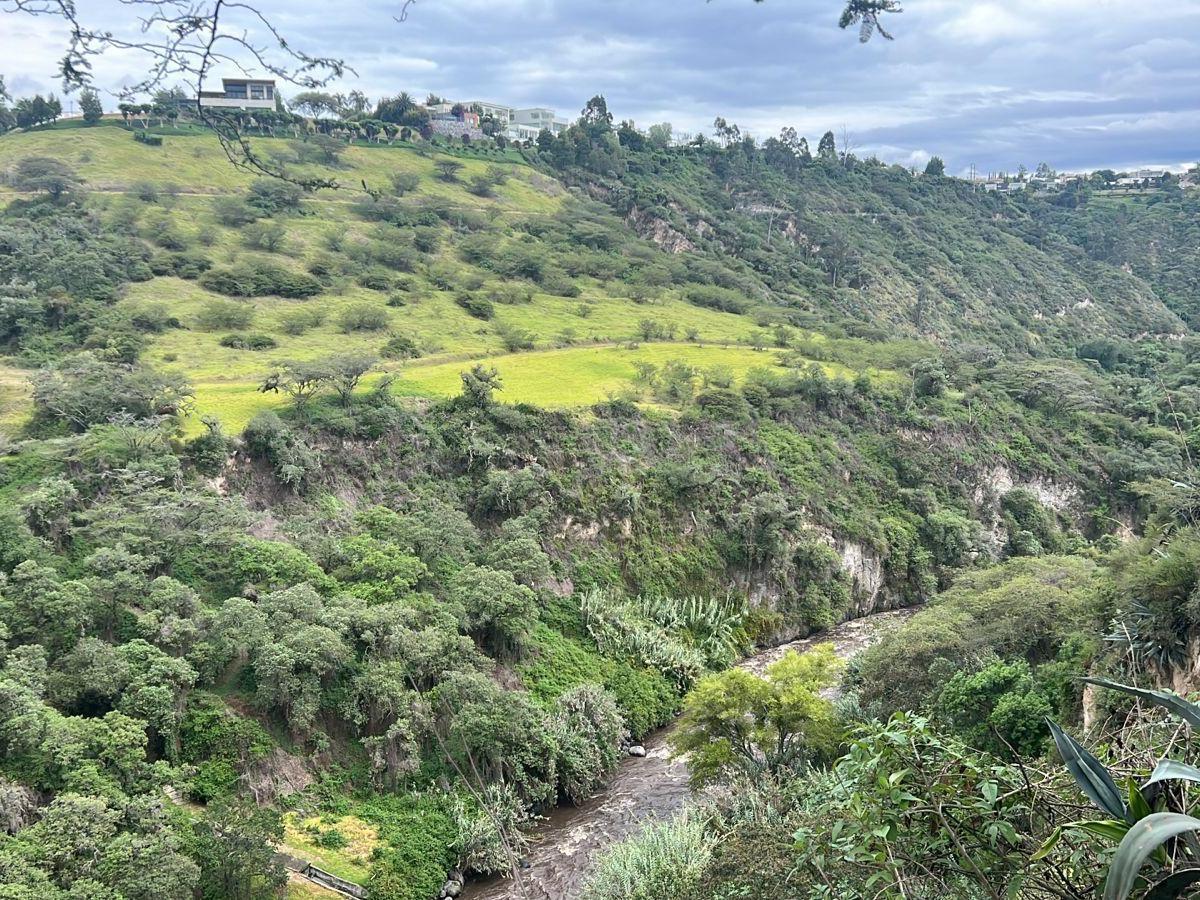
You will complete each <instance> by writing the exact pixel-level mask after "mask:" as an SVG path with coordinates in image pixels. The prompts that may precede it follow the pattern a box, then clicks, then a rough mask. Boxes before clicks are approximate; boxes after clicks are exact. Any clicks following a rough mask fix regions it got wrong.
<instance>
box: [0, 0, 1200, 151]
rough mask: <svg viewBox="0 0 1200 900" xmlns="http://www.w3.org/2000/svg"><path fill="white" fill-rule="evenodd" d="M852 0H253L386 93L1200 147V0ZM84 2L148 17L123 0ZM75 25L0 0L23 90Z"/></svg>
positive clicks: (937, 141) (771, 128) (963, 144)
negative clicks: (880, 33) (882, 28)
mask: <svg viewBox="0 0 1200 900" xmlns="http://www.w3.org/2000/svg"><path fill="white" fill-rule="evenodd" d="M841 5H842V0H765V2H763V3H761V4H756V3H753V2H751V0H707V2H705V0H416V2H414V3H413V4H412V5H411V6H410V7H409V9H408V14H407V17H406V19H405V20H404V21H402V22H401V21H397V20H396V14H397V13H398V12H399V10H400V8H401V2H400V0H395V2H393V0H365V2H342V3H331V2H329V0H286V2H285V0H259V6H260V8H261V9H262V10H263V11H264V12H265V13H266V14H267V15H268V16H269V17H270V18H271V19H272V20H273V21H274V22H275V24H276V25H277V26H278V27H279V29H280V31H281V32H282V33H284V34H285V35H286V36H287V37H288V39H289V40H290V42H291V43H292V45H293V46H297V47H299V48H301V49H303V50H305V51H308V52H310V53H312V54H319V55H326V56H335V57H340V58H343V59H345V61H346V62H347V64H348V65H350V66H351V67H353V69H354V70H355V74H353V75H347V77H346V78H345V79H343V80H342V81H341V82H340V83H339V84H337V85H336V86H335V87H334V88H333V89H336V90H342V91H349V90H352V89H358V90H362V91H364V92H365V93H367V94H368V95H369V96H370V97H372V98H377V97H379V96H381V95H387V94H394V93H397V92H399V91H401V90H407V91H409V92H410V93H412V94H413V95H415V96H418V97H421V98H423V97H424V96H425V94H427V93H429V92H431V91H432V92H436V93H438V94H441V95H443V96H447V97H450V98H452V99H457V100H489V101H494V102H498V103H506V104H509V105H513V106H535V105H536V106H550V107H553V108H555V109H557V110H558V111H559V112H560V114H562V115H565V116H566V117H568V118H574V117H576V116H577V115H578V111H579V109H580V108H581V107H582V106H583V104H584V103H585V102H586V100H587V99H588V98H589V97H590V96H592V95H593V94H596V93H602V94H604V95H605V97H606V98H607V100H608V104H609V108H610V110H612V111H613V112H614V114H615V115H616V116H617V118H618V119H625V118H630V119H633V120H634V121H635V122H636V123H637V124H638V125H639V126H642V127H645V126H648V125H650V124H653V123H655V122H664V121H665V122H670V123H671V124H672V125H673V126H674V128H675V130H676V131H677V132H688V133H695V132H697V131H705V132H707V133H711V128H712V121H713V118H714V117H716V116H723V117H724V118H726V119H727V120H729V121H730V122H735V123H737V124H738V125H739V126H740V127H741V129H742V131H743V132H749V133H751V134H753V135H755V136H756V137H758V138H767V137H770V136H772V135H777V134H778V132H779V130H780V128H782V127H783V126H787V125H791V126H793V127H795V128H796V129H797V130H798V131H799V132H800V133H801V134H804V135H806V136H807V137H808V139H809V142H810V143H811V144H813V145H814V146H815V145H816V142H817V140H818V139H819V137H820V136H821V134H822V133H823V132H825V131H827V130H832V131H833V132H834V133H835V134H836V135H837V136H838V139H839V143H841V140H842V137H843V136H846V137H848V138H849V141H850V143H851V144H852V145H853V149H854V151H855V152H856V153H858V154H859V155H863V156H866V155H871V154H875V155H877V156H879V157H880V158H881V159H884V160H885V161H888V162H896V163H901V164H904V165H918V166H923V165H924V163H925V162H926V160H928V158H929V157H930V155H933V154H937V155H939V156H941V157H942V158H943V159H944V160H945V161H946V164H947V169H948V171H950V172H951V173H955V174H965V173H967V172H968V171H969V170H970V167H971V166H972V165H974V166H975V167H976V169H977V170H978V171H979V172H982V173H987V172H992V171H1001V170H1004V171H1013V170H1015V169H1016V168H1017V166H1018V165H1021V164H1024V165H1026V166H1028V167H1029V168H1031V169H1032V168H1034V167H1035V166H1036V165H1037V164H1038V163H1040V162H1043V161H1045V162H1048V163H1050V165H1051V166H1053V167H1054V168H1056V169H1059V170H1065V171H1072V170H1084V169H1093V168H1102V167H1113V168H1117V169H1121V168H1133V167H1137V166H1141V165H1152V164H1161V165H1172V166H1182V165H1184V164H1190V163H1194V162H1196V161H1197V160H1200V0H1139V2H1134V0H905V2H904V7H905V9H904V12H903V13H902V14H899V15H890V16H888V17H887V18H886V21H887V27H888V29H889V31H891V32H892V34H893V35H894V36H895V40H894V41H886V40H882V39H879V38H875V39H873V40H871V41H870V42H869V43H867V44H865V45H864V44H860V43H858V40H857V34H856V33H854V32H853V31H841V30H839V29H838V27H837V24H836V23H837V17H838V15H839V13H840V9H841ZM80 6H81V7H84V8H86V10H87V15H90V16H92V17H93V18H92V20H91V21H92V22H93V23H95V24H99V25H101V26H103V27H106V28H111V29H113V30H114V31H117V32H118V33H121V32H122V31H124V32H128V31H129V29H130V28H131V27H132V25H131V21H132V20H131V19H130V16H129V7H128V6H122V5H121V4H120V3H119V2H117V0H83V2H82V3H80ZM2 8H3V5H2V4H0V9H2ZM249 24H251V25H252V24H253V23H249ZM253 34H254V32H253V31H251V35H252V36H253ZM64 47H65V30H64V29H62V28H61V27H58V26H56V25H55V24H54V23H53V21H52V20H49V19H43V18H29V17H26V16H23V15H21V14H16V13H8V14H0V74H4V75H5V76H6V80H7V83H8V87H9V90H10V92H11V93H13V94H14V95H22V94H27V93H32V92H34V91H38V90H41V91H49V90H55V89H56V88H57V83H56V79H55V76H54V68H55V64H56V61H57V59H58V58H59V57H60V56H61V55H62V50H63V48H64ZM144 68H145V60H144V59H142V58H140V57H138V56H137V55H136V54H135V53H132V52H122V53H119V54H110V55H109V56H107V57H106V58H104V59H102V60H100V61H99V62H98V63H97V65H96V67H95V79H96V84H97V86H98V87H100V88H103V89H106V90H114V91H115V90H117V89H118V88H119V87H120V85H122V84H128V83H133V82H135V81H137V80H140V78H141V77H142V73H143V70H144ZM219 74H221V73H219ZM224 74H238V73H236V72H228V73H224ZM284 93H285V96H286V95H287V93H288V90H287V89H286V87H285V88H284ZM108 102H109V103H110V105H111V104H113V103H115V100H110V101H108Z"/></svg>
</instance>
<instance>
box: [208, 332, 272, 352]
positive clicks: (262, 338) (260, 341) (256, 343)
mask: <svg viewBox="0 0 1200 900" xmlns="http://www.w3.org/2000/svg"><path fill="white" fill-rule="evenodd" d="M221 346H222V347H229V348H231V349H233V350H274V349H275V348H276V347H278V346H279V344H277V343H276V342H275V339H274V338H273V337H271V336H270V335H269V334H227V335H225V337H223V338H221Z"/></svg>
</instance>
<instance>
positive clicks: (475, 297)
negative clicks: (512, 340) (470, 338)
mask: <svg viewBox="0 0 1200 900" xmlns="http://www.w3.org/2000/svg"><path fill="white" fill-rule="evenodd" d="M454 302H455V303H457V304H458V305H459V306H460V307H462V308H463V309H464V310H466V311H467V314H468V315H471V316H474V317H475V318H476V319H484V320H487V319H490V318H492V316H494V315H495V314H496V307H494V306H492V302H491V301H490V300H488V299H487V298H486V297H482V296H480V295H479V294H473V293H470V292H469V291H459V293H457V294H456V295H455V297H454Z"/></svg>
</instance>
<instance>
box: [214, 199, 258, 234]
mask: <svg viewBox="0 0 1200 900" xmlns="http://www.w3.org/2000/svg"><path fill="white" fill-rule="evenodd" d="M212 209H213V215H214V216H216V219H217V221H218V222H220V223H221V224H222V225H224V226H226V227H228V228H241V227H242V226H243V225H249V224H250V223H251V222H253V221H255V220H256V219H257V218H258V217H259V215H260V213H259V211H258V210H257V209H254V208H253V207H251V206H250V205H249V204H247V203H246V201H245V200H243V199H242V198H241V197H218V198H217V199H215V200H214V201H213V204H212Z"/></svg>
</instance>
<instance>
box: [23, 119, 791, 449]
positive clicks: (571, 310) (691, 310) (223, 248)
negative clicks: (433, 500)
mask: <svg viewBox="0 0 1200 900" xmlns="http://www.w3.org/2000/svg"><path fill="white" fill-rule="evenodd" d="M257 143H258V145H259V146H260V149H263V150H269V149H272V148H273V147H280V148H282V147H283V146H285V144H286V142H284V141H282V140H271V141H268V140H262V141H258V142H257ZM36 155H47V156H56V157H58V158H61V159H64V160H66V161H67V162H69V163H71V164H72V165H73V166H75V167H76V168H77V169H78V171H79V172H80V174H81V175H82V176H83V177H84V178H85V179H86V181H87V186H88V188H89V189H90V190H91V191H92V194H91V195H90V197H89V200H88V203H89V205H91V206H92V207H93V208H96V209H98V210H100V211H101V214H102V215H112V216H116V215H119V214H122V213H128V212H129V210H128V209H127V207H130V206H133V207H136V209H135V212H136V215H137V216H138V220H139V222H140V223H142V224H143V225H144V224H145V223H146V222H147V221H153V220H154V219H156V218H163V217H165V218H167V219H169V221H170V223H171V225H172V227H173V228H174V229H175V230H176V231H178V232H179V233H180V234H181V235H182V236H183V238H184V239H185V240H186V241H187V242H188V244H189V246H190V247H193V248H196V249H198V250H200V251H201V252H203V253H205V254H206V255H208V256H209V257H210V258H211V259H212V260H213V261H214V263H215V264H216V265H218V266H220V265H224V264H229V263H231V262H233V261H235V260H237V259H239V258H244V257H246V256H259V257H263V256H269V257H273V259H274V260H275V261H276V262H283V263H290V264H303V263H304V262H306V261H308V260H310V259H311V258H312V257H313V256H315V255H316V254H318V253H321V252H324V242H325V240H326V239H327V238H326V236H327V234H328V233H329V232H331V231H335V230H337V231H343V230H344V231H345V232H346V234H347V236H348V239H350V240H353V239H355V238H356V237H364V238H366V237H370V236H373V235H378V234H379V233H380V227H379V226H375V225H372V224H370V223H365V222H363V221H362V220H361V219H360V218H358V217H357V216H356V215H354V213H353V210H352V204H353V203H354V202H355V201H356V200H359V199H361V197H362V194H361V193H360V192H354V191H349V190H347V191H322V192H320V193H319V194H317V195H316V196H314V197H312V198H310V199H306V200H305V201H304V215H299V216H290V217H287V218H283V219H280V221H281V222H282V223H283V224H284V225H285V227H286V229H287V232H288V238H287V244H286V246H285V247H284V249H283V251H282V252H281V253H277V254H264V253H258V252H248V251H246V250H245V249H243V248H242V247H241V235H240V234H239V233H238V232H237V231H236V230H233V229H229V228H224V227H222V226H220V225H219V223H218V222H217V221H216V219H215V218H214V215H213V211H212V209H211V204H212V196H211V195H219V194H232V193H240V192H242V191H244V190H245V188H246V187H247V186H248V185H249V184H250V183H251V181H252V180H253V179H252V178H251V177H250V176H249V175H247V174H245V173H242V172H239V171H238V170H236V169H235V168H233V167H232V166H231V165H230V164H229V162H228V161H227V160H226V159H225V158H224V156H223V154H222V153H221V151H220V149H219V147H218V145H217V144H216V142H215V140H213V139H212V138H211V137H209V136H206V135H196V134H188V133H183V134H179V135H175V134H171V133H170V131H169V129H168V130H167V131H166V139H165V141H164V144H163V146H161V147H147V146H144V145H142V144H139V143H136V142H134V141H133V140H132V139H131V138H130V135H129V134H128V133H127V132H125V131H124V130H122V129H119V128H114V127H98V128H95V129H75V130H71V131H69V132H64V131H57V130H47V131H39V132H32V133H24V134H12V135H8V136H5V137H4V138H3V139H2V140H0V168H7V167H10V166H12V165H13V164H14V163H15V162H16V161H18V160H20V159H22V158H24V157H27V156H36ZM456 155H458V158H459V159H460V161H461V162H462V163H463V165H464V166H465V169H464V171H463V173H462V177H463V178H464V179H466V178H468V177H469V176H471V175H473V174H479V173H482V172H483V171H485V170H486V169H487V168H488V166H492V165H497V164H498V161H499V160H503V159H511V157H503V158H500V157H497V158H481V159H474V158H471V157H470V156H467V155H461V154H456ZM434 165H435V162H434V158H433V157H431V156H426V155H422V154H420V153H417V152H415V151H414V150H412V149H411V148H406V147H400V146H396V147H364V146H355V147H351V148H348V149H347V151H346V153H345V157H344V163H343V165H342V167H341V168H340V169H339V170H337V171H336V173H335V174H336V176H337V177H338V178H339V180H340V181H341V182H342V183H343V184H346V185H357V184H358V183H359V182H360V181H362V180H365V181H366V182H367V183H368V184H369V185H372V186H383V185H385V184H386V183H387V180H388V176H389V175H390V174H391V173H392V172H411V173H414V174H416V175H418V176H419V177H420V179H421V181H420V187H419V189H418V191H417V192H416V196H417V197H418V198H436V199H437V200H439V201H441V202H443V203H449V204H452V205H454V206H461V207H462V208H463V209H464V210H470V211H472V212H476V213H478V212H482V213H484V214H485V215H488V216H489V217H493V220H494V219H501V220H509V219H512V220H517V219H521V220H525V219H529V218H536V217H547V216H553V215H554V214H555V213H557V212H558V211H559V209H560V208H561V206H562V204H563V203H564V202H566V200H565V196H566V195H565V192H564V190H563V189H562V187H561V186H560V185H558V184H557V183H556V182H553V181H552V180H550V179H548V178H546V177H545V176H543V175H541V174H539V173H537V172H535V171H533V170H532V169H530V168H529V167H527V166H525V165H523V164H517V163H504V165H505V168H506V170H507V171H508V172H509V174H510V178H509V180H508V181H507V182H505V183H504V184H503V185H501V186H499V187H498V188H497V190H496V196H495V197H494V198H487V199H482V198H479V197H476V196H474V195H472V194H470V193H468V192H467V191H466V190H465V189H464V187H463V186H462V185H461V184H447V183H445V182H443V181H440V180H438V179H436V178H435V177H434V173H435V169H434ZM297 171H299V172H315V171H316V170H313V169H304V168H298V169H297ZM324 174H328V173H324ZM147 181H148V182H152V183H154V184H155V185H156V186H158V187H159V188H160V189H161V190H163V194H162V196H161V198H160V199H159V201H157V202H156V203H144V202H140V201H138V200H137V199H136V198H135V197H134V196H133V195H131V194H127V193H126V192H128V191H130V190H131V189H135V188H137V187H138V185H139V183H144V182H147ZM2 196H3V195H0V198H2ZM9 196H10V197H11V193H10V194H9ZM203 232H207V234H208V240H210V241H211V246H208V247H202V246H200V244H199V239H200V236H201V235H202V233H203ZM447 244H448V242H445V243H444V245H443V246H442V248H441V249H440V250H439V251H438V255H437V259H436V262H435V264H440V265H443V266H448V267H451V268H464V269H465V268H466V267H465V264H462V263H460V262H458V260H457V257H456V255H455V253H454V249H453V247H452V246H448V245H447ZM485 274H486V273H485ZM486 280H487V284H489V285H499V284H500V283H501V282H500V280H499V279H496V278H494V277H491V276H489V277H487V279H486ZM414 281H416V283H417V285H418V287H419V288H420V289H421V290H422V298H421V299H420V300H419V301H417V302H413V303H409V304H408V305H406V306H404V307H402V308H397V309H389V310H388V313H389V318H390V325H389V330H391V331H393V332H402V333H405V334H408V335H410V336H412V337H413V338H414V339H416V340H417V341H418V343H419V344H421V345H422V346H423V347H424V348H425V350H426V354H425V356H424V357H422V358H421V359H419V360H413V361H408V362H390V363H385V364H384V368H386V369H388V370H391V371H394V372H398V373H401V374H402V378H401V379H400V380H399V382H398V385H399V386H400V387H399V389H400V390H402V391H404V392H406V393H414V394H426V395H442V394H447V393H452V392H455V391H456V390H457V385H458V373H459V371H461V369H463V368H465V367H466V366H467V364H468V363H467V360H469V359H472V358H476V357H479V358H485V359H486V361H487V362H488V364H492V365H496V366H497V367H498V368H499V369H500V371H501V372H502V373H503V374H504V375H505V376H506V380H507V385H506V392H505V395H504V396H505V398H506V399H509V400H512V401H517V400H520V401H528V402H536V403H539V404H543V405H546V406H573V405H585V404H590V403H593V402H595V401H597V400H601V399H604V398H605V397H606V396H607V395H608V394H610V393H613V392H617V391H619V390H620V389H621V388H622V387H623V386H625V385H626V384H627V383H628V380H629V378H630V377H631V376H632V375H633V372H634V369H633V362H634V360H638V359H640V360H647V361H652V362H656V363H662V362H664V361H666V360H669V359H673V358H681V359H686V360H687V361H688V362H690V363H692V364H694V365H698V366H707V365H718V364H719V365H726V366H729V367H730V368H732V369H733V370H734V372H735V374H742V373H744V372H745V371H746V370H747V369H749V368H751V367H753V366H756V365H764V364H770V363H771V362H772V360H773V356H772V355H771V354H764V353H755V352H754V351H752V350H750V349H748V348H746V347H744V346H743V347H741V348H729V347H712V346H709V345H711V344H736V343H743V344H744V343H745V342H746V341H748V339H749V337H750V335H751V334H752V333H754V332H755V331H756V330H757V328H756V326H755V323H754V322H753V321H752V320H751V319H749V318H748V317H746V316H741V315H734V314H730V313H725V312H719V311H716V310H708V309H701V308H697V307H695V306H693V305H691V304H688V303H686V302H684V301H682V300H681V299H679V298H678V297H677V296H674V295H673V294H672V293H671V292H664V294H663V295H662V296H661V297H659V298H658V299H656V300H655V301H654V302H653V303H652V304H645V303H637V302H635V301H633V300H631V299H628V298H627V297H622V296H619V294H620V293H621V290H620V289H621V285H620V283H619V282H618V283H616V285H615V286H614V285H612V284H610V285H608V286H606V285H603V284H601V283H599V282H596V281H595V280H593V279H590V278H587V277H581V278H578V279H576V283H577V284H578V285H579V286H580V287H581V289H582V293H581V296H579V297H576V298H563V297H556V296H551V295H548V294H543V293H535V294H534V296H533V300H532V302H530V303H528V304H519V305H513V306H500V307H498V309H497V313H496V317H495V320H494V321H493V322H490V323H489V322H482V321H480V320H478V319H474V318H472V317H470V316H469V315H467V314H466V313H465V312H464V311H463V310H462V309H460V308H459V307H458V306H457V305H455V303H454V301H453V295H452V294H451V293H449V292H444V291H439V290H436V289H435V288H433V287H432V285H430V284H429V283H428V282H427V281H425V279H423V278H422V277H420V276H419V275H418V276H417V277H415V278H414ZM212 297H213V295H212V294H211V293H209V292H208V291H206V290H204V289H203V288H201V287H200V286H199V285H198V284H196V283H195V282H189V281H184V280H181V279H177V278H171V277H162V278H155V279H153V280H151V281H148V282H143V283H139V284H133V285H131V286H130V287H129V289H128V291H127V295H126V297H125V298H124V299H123V300H122V301H120V302H121V303H122V304H124V305H143V304H165V305H167V306H168V307H169V308H170V311H171V313H172V314H173V315H175V316H176V317H177V318H178V319H179V320H180V321H181V322H182V324H183V325H184V328H183V329H177V330H170V331H167V332H165V333H164V334H162V335H159V336H157V337H155V338H154V339H153V341H152V343H151V345H150V346H149V348H148V349H147V350H146V351H145V353H144V354H143V358H144V359H145V360H146V361H148V362H150V363H151V364H153V365H155V366H158V367H161V368H165V369H169V368H177V369H179V370H181V371H183V372H185V373H186V374H187V375H188V377H189V378H191V379H192V380H193V382H194V384H195V385H196V387H197V404H196V415H195V417H194V419H193V423H192V425H193V427H194V428H198V427H199V418H198V417H199V416H200V415H202V414H216V415H217V416H218V417H220V418H222V419H223V420H224V421H225V424H226V426H227V427H228V428H230V429H238V428H241V427H242V426H243V425H245V423H246V422H247V421H248V420H249V418H250V417H251V416H252V415H253V414H254V412H255V411H257V410H259V409H262V408H265V407H268V406H271V405H274V404H277V403H278V402H280V401H279V399H278V398H277V397H274V396H264V395H262V394H259V393H257V391H256V389H255V388H256V385H257V384H258V383H259V381H260V380H261V378H262V376H263V375H264V374H265V373H266V372H267V371H268V370H269V369H270V367H271V364H272V362H273V361H275V360H279V359H285V358H286V359H312V358H317V357H320V356H323V355H327V354H329V353H332V352H344V351H365V352H373V351H376V350H378V349H379V348H380V347H381V345H382V344H383V343H384V342H385V341H386V340H387V335H386V334H385V333H356V334H344V333H342V331H341V330H340V328H339V327H338V325H337V323H336V319H337V315H338V313H339V311H340V310H341V309H342V308H344V307H345V306H347V305H350V304H354V303H364V302H365V303H370V304H374V305H379V306H383V305H384V303H385V295H384V294H383V293H382V292H379V291H374V290H369V289H367V288H363V287H360V286H358V285H356V284H354V283H353V282H347V283H344V284H341V285H339V286H338V287H337V289H336V291H335V292H331V293H327V294H325V295H322V296H320V297H317V298H314V299H312V300H309V301H291V300H283V299H279V298H260V299H257V300H254V301H251V302H253V304H254V306H255V309H256V316H255V321H254V323H253V324H252V326H251V327H250V328H249V329H246V330H249V331H255V332H265V333H268V334H270V335H271V336H272V337H273V338H274V339H275V340H276V341H277V342H278V347H277V348H276V349H274V350H271V351H268V352H258V353H255V352H251V351H242V350H232V349H228V348H224V347H221V346H220V345H219V341H220V339H221V337H222V336H223V335H224V334H225V333H226V332H225V330H220V331H213V332H210V331H202V330H200V329H199V328H198V327H197V324H196V314H197V313H198V311H199V310H200V309H201V308H202V307H203V305H204V304H205V302H207V301H208V300H210V299H211V298H212ZM301 303H308V304H316V305H319V306H320V307H321V308H323V309H324V310H326V311H327V313H328V316H327V319H326V322H325V323H324V324H323V325H321V326H319V327H317V328H315V329H313V330H311V331H309V332H307V333H305V334H303V335H300V336H289V335H286V334H284V333H283V332H282V330H281V329H280V328H279V319H280V317H281V316H282V315H283V314H285V313H286V312H288V311H289V310H293V309H295V308H296V307H298V306H299V305H301ZM648 316H652V317H653V318H654V319H656V320H657V321H659V322H660V323H663V324H665V325H667V326H669V327H672V328H674V329H676V331H677V332H678V333H682V332H683V331H684V330H685V329H692V330H694V331H695V333H696V335H697V336H698V338H699V341H700V342H703V344H704V346H699V345H676V346H669V345H659V346H655V347H644V348H641V349H639V350H636V351H631V350H623V349H617V348H616V347H615V346H611V345H613V344H616V343H618V342H626V341H629V340H630V339H631V338H633V337H634V336H635V334H636V329H637V323H638V321H639V320H640V319H642V318H646V317H648ZM498 323H503V324H505V325H510V326H513V327H516V328H520V329H524V330H526V331H528V332H530V333H531V334H532V335H533V336H534V338H535V340H536V341H537V345H538V347H539V348H543V347H550V346H552V345H553V344H554V343H555V342H556V341H559V340H560V338H561V336H562V334H563V333H564V332H566V331H570V332H573V340H575V341H578V342H580V343H581V344H583V345H584V346H578V347H571V348H567V349H558V350H546V351H544V352H537V353H533V354H520V355H513V354H506V353H505V352H504V350H503V345H502V342H501V340H500V338H499V337H498V336H497V334H496V325H497V324H498ZM605 344H607V345H610V346H595V345H605ZM588 345H592V346H588ZM20 382H21V378H20V372H19V371H18V370H14V369H5V370H4V373H3V379H2V380H0V390H2V391H3V393H2V394H0V404H2V407H3V408H2V410H0V422H3V423H4V424H10V423H14V422H16V421H19V419H20V417H21V410H22V408H23V406H24V404H25V395H24V392H23V391H22V390H21V389H20Z"/></svg>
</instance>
